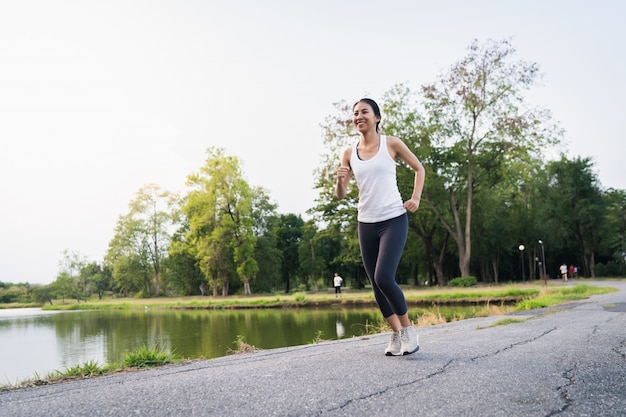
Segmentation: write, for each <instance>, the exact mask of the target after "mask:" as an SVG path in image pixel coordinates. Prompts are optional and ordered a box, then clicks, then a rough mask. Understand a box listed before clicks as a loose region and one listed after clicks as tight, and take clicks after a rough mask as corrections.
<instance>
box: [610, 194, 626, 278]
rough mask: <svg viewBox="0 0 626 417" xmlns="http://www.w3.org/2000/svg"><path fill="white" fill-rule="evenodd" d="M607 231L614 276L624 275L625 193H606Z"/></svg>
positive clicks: (625, 242) (625, 261) (625, 241)
mask: <svg viewBox="0 0 626 417" xmlns="http://www.w3.org/2000/svg"><path fill="white" fill-rule="evenodd" d="M606 198H607V210H608V218H607V221H608V222H609V230H611V231H613V232H612V233H611V234H610V235H609V236H610V237H609V239H608V240H609V242H608V244H609V247H610V249H611V252H612V253H611V255H612V258H613V261H614V262H615V263H616V265H617V271H616V274H618V275H622V276H623V275H624V273H626V267H625V265H626V191H625V190H616V189H613V188H611V189H609V190H608V191H607V192H606Z"/></svg>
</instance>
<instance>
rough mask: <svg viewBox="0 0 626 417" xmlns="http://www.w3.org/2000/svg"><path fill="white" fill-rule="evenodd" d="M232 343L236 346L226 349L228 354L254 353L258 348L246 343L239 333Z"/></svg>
mask: <svg viewBox="0 0 626 417" xmlns="http://www.w3.org/2000/svg"><path fill="white" fill-rule="evenodd" d="M233 344H234V345H235V346H237V347H236V348H235V349H228V353H230V354H235V355H236V354H239V353H254V352H256V351H257V350H258V349H257V348H256V347H254V346H252V345H251V344H249V343H247V342H246V338H245V336H242V335H240V334H238V335H237V338H236V339H235V341H234V342H233Z"/></svg>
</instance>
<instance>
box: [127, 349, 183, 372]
mask: <svg viewBox="0 0 626 417" xmlns="http://www.w3.org/2000/svg"><path fill="white" fill-rule="evenodd" d="M173 361H174V355H173V354H172V352H171V351H169V350H168V349H165V348H162V347H160V346H155V347H148V346H146V345H141V346H140V347H139V348H137V349H135V350H134V351H132V352H126V353H124V358H123V359H122V363H121V365H122V367H124V368H150V367H153V366H160V365H165V364H168V363H172V362H173Z"/></svg>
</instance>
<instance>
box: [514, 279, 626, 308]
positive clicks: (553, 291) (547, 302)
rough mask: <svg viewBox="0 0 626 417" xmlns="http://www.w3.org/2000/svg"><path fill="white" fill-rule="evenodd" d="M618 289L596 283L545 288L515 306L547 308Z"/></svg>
mask: <svg viewBox="0 0 626 417" xmlns="http://www.w3.org/2000/svg"><path fill="white" fill-rule="evenodd" d="M615 291H617V288H613V287H596V286H594V285H587V284H578V285H576V286H574V287H562V288H549V289H545V290H543V291H542V292H541V294H539V296H537V297H536V298H532V299H528V300H523V301H521V302H519V303H517V306H516V307H515V308H516V310H518V311H523V310H532V309H536V308H545V307H550V306H554V305H558V304H562V303H564V302H568V301H575V300H584V299H585V298H588V297H590V296H592V295H597V294H607V293H611V292H615Z"/></svg>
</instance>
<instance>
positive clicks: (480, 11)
mask: <svg viewBox="0 0 626 417" xmlns="http://www.w3.org/2000/svg"><path fill="white" fill-rule="evenodd" d="M625 20H626V2H623V1H618V0H615V1H607V0H599V1H577V0H554V1H550V0H527V1H523V2H510V1H498V0H493V1H485V0H475V1H464V0H457V1H445V0H444V1H432V0H428V1H427V0H406V1H394V0H388V1H385V2H382V1H370V0H363V1H352V0H343V1H342V0H318V1H314V2H304V1H296V0H264V1H259V0H229V1H224V0H219V1H217V0H205V1H200V0H197V1H188V0H171V1H163V0H145V1H136V0H123V1H111V0H106V1H105V0H101V1H93V0H76V1H69V0H55V1H49V0H19V1H3V2H2V3H1V4H0V185H1V188H0V190H1V196H2V197H1V200H0V281H3V282H30V283H42V284H47V283H51V282H53V281H54V279H55V278H56V276H57V274H58V272H59V261H60V260H61V258H62V252H63V250H65V249H68V250H70V251H75V252H78V253H79V254H80V255H82V256H84V257H85V258H87V260H89V261H97V262H101V261H102V260H103V257H104V254H105V252H106V249H107V247H108V244H109V241H110V240H111V238H112V237H113V230H114V227H115V225H116V223H117V219H118V216H120V215H122V214H126V213H127V212H128V203H129V202H130V201H131V200H132V199H133V198H134V196H135V193H136V192H137V191H138V190H139V189H140V188H141V187H143V186H144V185H147V184H149V183H155V184H158V185H160V186H161V187H162V188H164V189H167V190H171V191H177V192H184V191H185V186H184V184H185V180H186V176H187V175H188V174H190V173H193V172H196V171H198V170H199V169H200V167H201V166H202V165H203V164H204V161H205V158H206V152H205V151H206V149H207V148H209V147H211V146H215V147H222V148H224V149H225V151H226V153H227V154H229V155H233V156H237V157H238V158H240V160H241V162H242V166H243V170H244V173H245V175H246V178H247V180H248V182H249V183H250V185H252V186H261V187H264V188H266V189H267V190H268V191H269V193H270V195H271V197H272V199H273V200H274V201H275V202H276V203H277V204H278V209H279V212H280V213H284V214H286V213H296V214H302V215H303V217H305V218H306V215H305V211H306V210H307V209H308V208H310V207H312V206H313V201H314V198H315V191H314V190H313V170H314V169H315V167H316V166H318V164H319V161H320V158H319V155H320V154H321V153H322V151H323V149H322V130H321V128H320V127H319V125H320V124H321V123H323V122H324V118H325V117H326V116H327V115H329V114H331V113H332V112H333V106H332V104H333V103H334V102H337V101H340V100H347V101H348V102H354V101H356V100H358V99H359V98H361V97H362V96H363V95H365V94H367V95H369V96H370V97H372V98H374V99H378V98H379V96H381V95H382V94H383V93H384V92H385V91H388V90H389V89H390V88H391V87H393V86H394V85H396V84H398V83H407V85H408V86H409V88H411V89H412V90H414V91H417V90H418V89H419V87H420V86H421V85H422V84H424V83H427V82H432V81H434V80H435V79H436V76H437V75H438V74H439V73H440V72H442V71H444V70H446V69H447V68H448V67H450V65H452V64H453V63H454V62H456V61H457V60H460V59H461V58H463V57H464V56H465V54H466V52H467V47H468V45H469V44H470V43H471V42H472V40H473V39H475V38H476V39H478V40H479V41H484V40H487V39H494V40H501V39H505V38H507V39H511V41H512V45H513V46H514V47H515V48H516V49H517V54H516V56H517V58H518V59H522V60H525V61H531V62H536V63H537V64H538V65H539V67H540V69H541V72H542V73H543V74H544V79H543V86H542V87H538V88H536V89H535V90H533V92H532V94H531V95H530V96H529V100H531V101H530V102H531V103H532V104H536V105H538V106H543V107H547V108H549V109H550V110H552V112H553V116H554V119H555V120H557V121H559V122H560V124H561V126H562V127H563V128H564V129H565V131H566V133H565V141H566V142H567V148H566V150H567V154H568V156H570V157H576V156H583V157H591V158H593V160H594V161H595V163H596V165H595V168H596V172H597V174H598V176H599V178H600V181H601V184H602V186H603V187H605V188H608V187H614V188H619V189H626V176H625V175H623V173H622V172H623V170H624V169H623V168H622V167H621V166H620V165H621V164H622V163H623V162H622V161H623V159H624V156H625V152H624V150H623V149H624V148H623V136H624V133H623V132H624V127H623V126H622V120H623V117H622V114H621V112H622V111H623V110H624V105H623V97H622V96H623V94H624V93H625V92H626V82H625V81H624V79H625V74H626V58H625V57H624V47H623V46H622V42H623V41H624V39H626V29H625V28H626V26H625V25H624V21H625ZM381 104H382V103H381ZM383 117H384V114H383ZM417 153H418V157H419V152H417Z"/></svg>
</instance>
